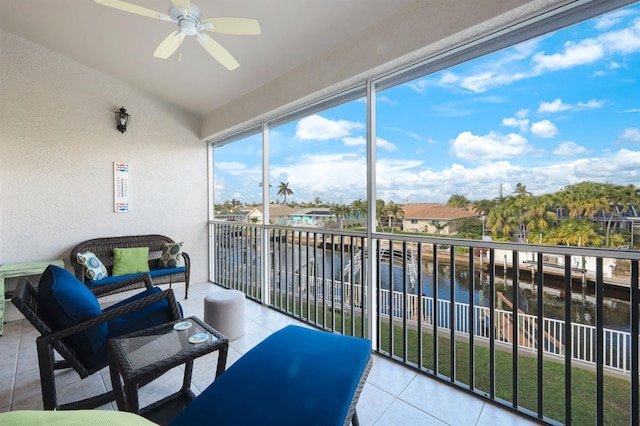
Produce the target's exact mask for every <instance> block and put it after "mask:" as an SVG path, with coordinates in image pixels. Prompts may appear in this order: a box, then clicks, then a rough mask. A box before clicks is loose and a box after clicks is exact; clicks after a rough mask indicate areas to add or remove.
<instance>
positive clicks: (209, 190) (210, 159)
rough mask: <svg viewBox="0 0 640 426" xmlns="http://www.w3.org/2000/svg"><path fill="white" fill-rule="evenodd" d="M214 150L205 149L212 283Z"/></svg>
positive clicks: (213, 263)
mask: <svg viewBox="0 0 640 426" xmlns="http://www.w3.org/2000/svg"><path fill="white" fill-rule="evenodd" d="M214 153H215V149H213V144H211V143H210V144H209V146H208V148H207V184H208V185H209V187H208V188H207V193H208V196H207V199H208V200H209V206H208V209H207V210H208V215H209V230H208V231H209V232H208V233H209V281H213V277H215V272H216V271H215V265H216V263H215V262H214V261H213V259H216V258H217V250H218V247H217V244H216V235H215V233H214V231H213V229H214V226H213V224H212V222H213V219H214V218H215V215H216V208H215V205H216V204H215V203H216V199H215V192H214V190H213V188H215V182H214V180H215V175H214V173H213V158H214Z"/></svg>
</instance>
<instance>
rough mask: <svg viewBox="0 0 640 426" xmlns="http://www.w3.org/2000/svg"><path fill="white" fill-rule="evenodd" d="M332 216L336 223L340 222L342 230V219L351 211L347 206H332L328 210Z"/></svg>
mask: <svg viewBox="0 0 640 426" xmlns="http://www.w3.org/2000/svg"><path fill="white" fill-rule="evenodd" d="M329 211H330V212H331V214H332V215H334V216H335V217H336V218H337V219H338V221H339V222H340V229H343V226H342V223H343V222H342V221H343V219H344V218H346V217H348V216H349V213H350V211H351V209H350V208H349V206H347V205H344V204H333V205H332V206H331V209H330V210H329Z"/></svg>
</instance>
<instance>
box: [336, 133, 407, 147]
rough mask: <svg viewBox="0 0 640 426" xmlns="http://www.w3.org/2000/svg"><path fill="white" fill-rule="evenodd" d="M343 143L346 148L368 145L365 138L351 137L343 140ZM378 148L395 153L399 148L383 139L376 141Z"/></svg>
mask: <svg viewBox="0 0 640 426" xmlns="http://www.w3.org/2000/svg"><path fill="white" fill-rule="evenodd" d="M342 142H343V143H344V144H345V146H366V145H367V140H366V139H365V138H364V137H363V136H357V137H350V136H349V137H346V138H342ZM376 146H377V147H378V148H380V149H384V150H387V151H395V150H397V149H398V147H397V146H396V145H395V144H393V143H391V142H389V141H388V140H386V139H382V138H377V139H376Z"/></svg>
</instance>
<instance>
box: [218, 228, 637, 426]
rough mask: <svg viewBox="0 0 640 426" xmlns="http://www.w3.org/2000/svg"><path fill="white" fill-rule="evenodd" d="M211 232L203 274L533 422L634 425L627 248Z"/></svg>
mask: <svg viewBox="0 0 640 426" xmlns="http://www.w3.org/2000/svg"><path fill="white" fill-rule="evenodd" d="M211 236H212V242H213V243H212V253H213V254H214V255H213V257H212V271H211V280H212V281H214V282H216V283H218V284H220V285H223V286H225V287H229V288H234V289H239V290H242V291H243V292H245V293H246V294H247V296H248V297H250V298H252V299H255V300H257V301H260V302H262V303H266V304H268V305H269V306H271V307H272V308H273V309H275V310H278V311H280V312H282V313H284V314H287V315H290V316H293V317H296V318H297V319H299V320H302V321H306V322H308V323H310V324H313V325H315V326H317V327H320V328H323V329H326V330H330V331H333V332H339V333H343V334H348V335H355V336H362V337H367V338H370V339H372V341H373V346H374V349H375V350H376V351H377V352H379V353H380V354H383V355H386V356H388V357H390V358H393V359H395V360H398V361H400V362H403V363H405V364H406V365H407V366H409V367H411V368H415V369H417V370H419V371H421V372H423V373H425V374H428V375H431V376H433V377H434V378H436V379H439V380H444V381H447V382H449V383H451V384H452V385H455V386H458V387H459V388H461V389H463V390H465V391H469V392H472V393H474V394H476V395H478V396H479V397H482V398H487V399H490V400H492V401H494V402H496V403H499V404H502V405H503V406H505V407H506V408H509V409H512V410H515V411H518V412H520V413H522V414H524V415H527V416H531V417H534V418H536V419H538V420H543V421H546V422H549V423H576V422H582V421H585V420H586V421H587V422H588V423H594V422H595V423H597V424H601V423H603V421H604V419H605V418H606V419H608V420H611V419H615V420H616V421H618V420H622V421H623V422H624V423H632V424H637V421H638V393H639V391H638V381H639V380H638V373H639V361H638V319H639V318H638V301H639V300H638V262H639V260H640V255H639V254H638V252H636V251H632V250H602V249H587V248H578V247H556V246H541V245H528V244H515V243H510V244H505V243H495V242H487V241H471V240H459V239H455V240H454V239H445V238H427V237H417V236H406V235H389V234H373V235H372V236H371V241H368V239H367V238H366V235H365V234H363V233H353V232H342V231H333V232H328V231H324V230H318V229H313V230H311V229H299V228H289V227H287V228H283V227H276V226H260V225H248V224H242V225H238V224H230V223H221V222H215V223H212V224H211ZM369 250H371V253H374V256H373V258H371V259H369V255H368V253H369ZM263 265H268V267H266V268H265V267H263ZM608 293H611V294H612V295H613V297H610V295H609V294H608ZM530 301H531V302H532V304H529V302H530ZM370 306H372V307H373V308H374V309H370V308H369V307H370ZM614 306H617V307H618V308H620V307H623V308H624V315H621V314H620V312H619V311H620V309H615V308H614ZM523 307H524V309H525V310H526V311H523V309H522V308H523ZM627 310H628V313H627ZM587 311H589V312H591V314H589V312H587ZM585 312H586V314H584V313H585ZM581 313H583V314H584V315H582V316H581V317H580V318H579V319H580V321H578V320H576V318H575V317H576V316H580V314H581ZM588 316H590V317H591V319H592V321H591V323H590V324H589V323H585V322H588ZM585 318H587V320H585ZM514 319H515V321H514ZM609 322H612V325H609ZM585 381H586V383H585ZM613 388H615V389H616V391H615V394H614V393H612V391H611V390H612V389H613ZM584 392H587V395H589V397H590V398H591V399H592V401H590V402H589V403H588V404H587V407H586V408H584V407H583V406H582V405H581V404H580V403H579V401H577V400H578V399H579V398H578V397H577V396H578V395H583V394H584ZM621 394H622V397H623V398H624V397H625V394H626V401H631V402H630V403H629V404H628V406H627V407H624V406H623V407H619V402H616V401H618V400H619V399H620V398H621ZM580 398H582V396H581V397H580ZM558 399H560V400H564V403H563V404H561V405H562V406H561V407H560V408H558V407H557V405H558V404H557V400H558ZM616 404H618V406H616ZM574 406H575V408H574ZM612 407H613V408H612ZM585 411H587V412H586V413H585Z"/></svg>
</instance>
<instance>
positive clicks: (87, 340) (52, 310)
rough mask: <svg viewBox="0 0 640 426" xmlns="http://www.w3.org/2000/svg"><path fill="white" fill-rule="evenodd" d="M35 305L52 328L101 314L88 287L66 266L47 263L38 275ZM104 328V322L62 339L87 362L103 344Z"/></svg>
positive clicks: (64, 326) (105, 333)
mask: <svg viewBox="0 0 640 426" xmlns="http://www.w3.org/2000/svg"><path fill="white" fill-rule="evenodd" d="M38 305H39V308H40V313H41V315H42V317H43V318H44V320H45V321H46V322H47V323H48V324H49V325H50V326H51V327H52V328H53V329H54V330H55V331H57V330H62V329H65V328H69V327H71V326H74V325H77V324H80V323H82V322H84V321H87V320H90V319H92V318H94V317H96V316H98V315H100V314H102V310H101V309H100V303H98V299H97V298H96V296H95V295H94V294H93V293H92V292H91V290H89V289H88V288H87V286H85V285H84V284H83V283H82V282H80V280H78V279H77V278H76V277H75V276H73V274H71V273H70V272H68V271H67V270H66V269H64V268H61V267H59V266H55V265H49V266H48V267H47V268H46V269H45V271H44V273H43V274H42V276H41V278H40V283H39V289H38ZM107 328H108V326H107V324H106V323H102V324H99V325H97V326H95V327H93V328H90V329H88V330H85V331H83V332H80V333H77V334H74V335H72V336H70V337H68V338H67V339H66V340H65V343H67V344H68V345H69V347H71V348H72V349H73V350H74V351H75V352H76V355H77V356H78V358H79V359H80V360H81V361H82V362H83V363H85V365H86V364H88V363H90V362H91V360H92V359H93V356H94V354H95V353H97V352H98V351H99V350H100V349H101V348H103V347H104V346H105V342H106V340H107Z"/></svg>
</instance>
